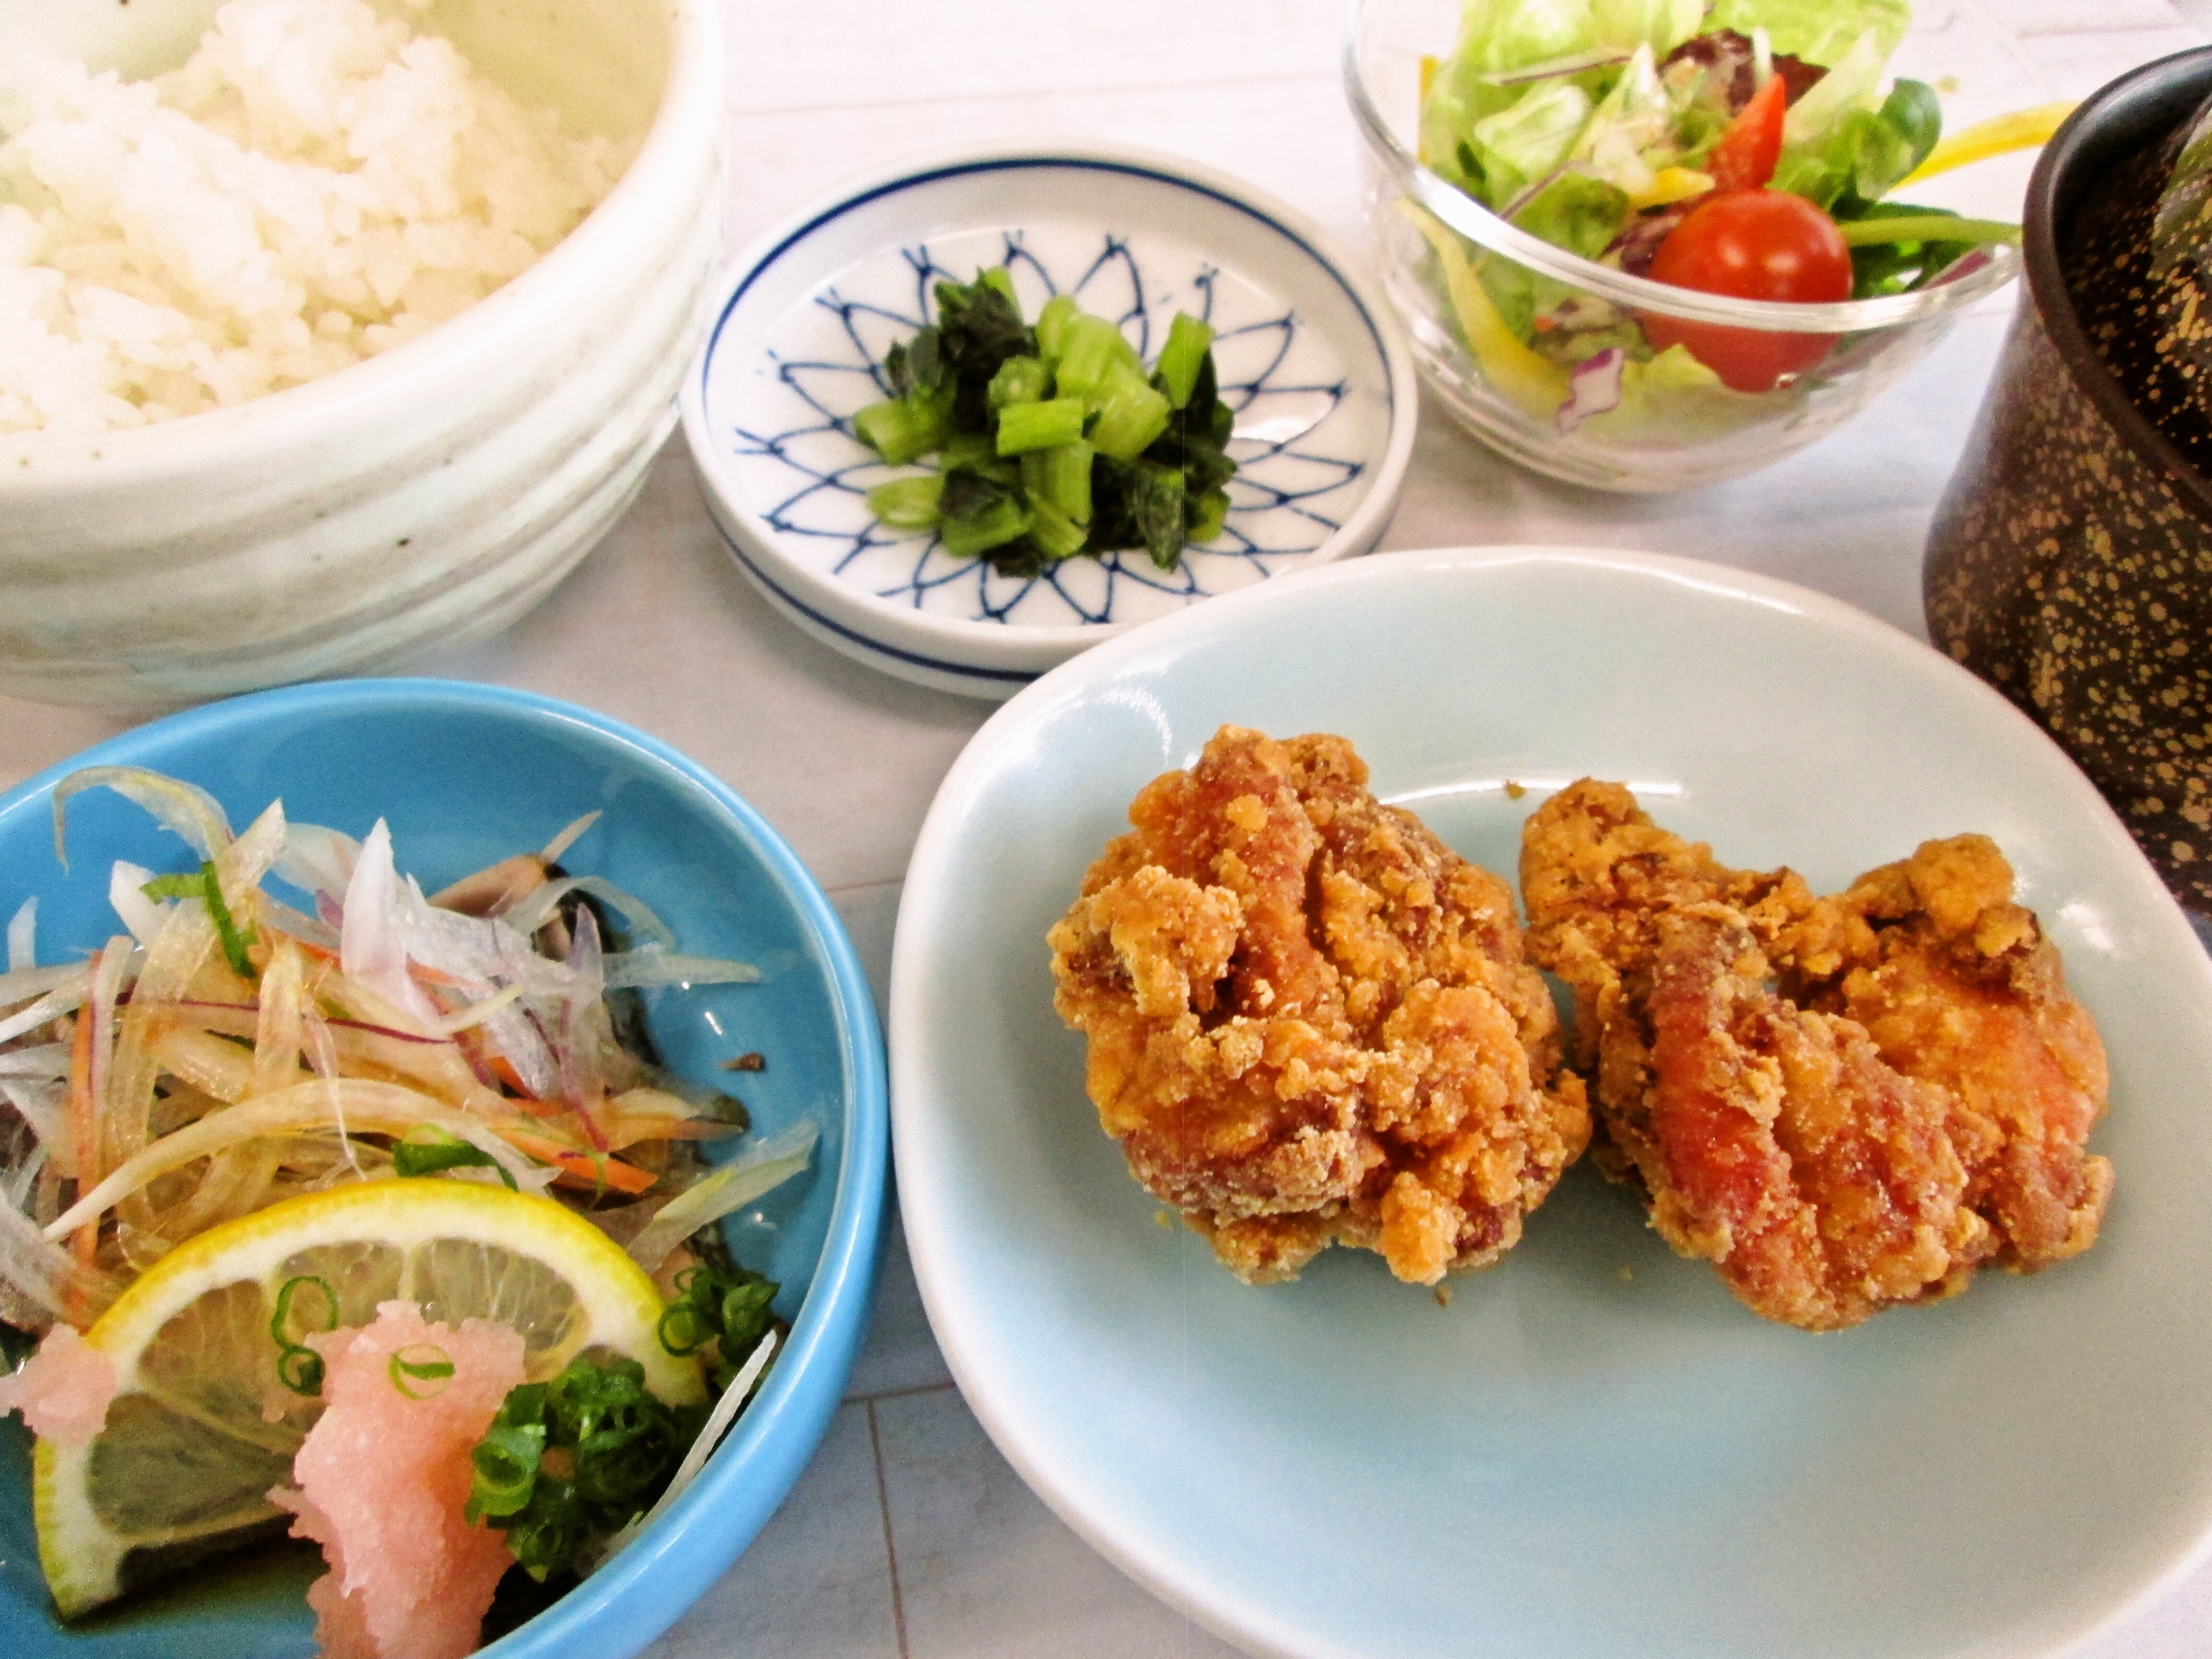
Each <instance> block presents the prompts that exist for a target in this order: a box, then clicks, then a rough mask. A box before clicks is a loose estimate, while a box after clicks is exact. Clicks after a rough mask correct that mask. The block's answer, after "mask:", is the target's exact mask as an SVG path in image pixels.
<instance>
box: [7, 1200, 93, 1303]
mask: <svg viewBox="0 0 2212 1659" xmlns="http://www.w3.org/2000/svg"><path fill="white" fill-rule="evenodd" d="M0 1284H5V1285H6V1286H7V1287H8V1288H9V1290H11V1291H15V1292H16V1294H17V1295H19V1296H21V1297H25V1298H26V1299H27V1300H28V1301H29V1302H30V1303H31V1304H33V1305H34V1306H35V1307H37V1308H38V1309H39V1310H40V1311H41V1312H43V1313H45V1314H46V1315H47V1316H50V1317H51V1318H53V1319H59V1320H66V1321H68V1322H70V1323H72V1324H80V1323H81V1324H86V1325H88V1324H90V1323H91V1322H92V1321H93V1318H94V1316H96V1315H98V1314H100V1312H102V1311H103V1310H105V1309H106V1306H107V1304H109V1303H111V1302H112V1301H114V1300H115V1298H116V1296H117V1295H118V1292H119V1291H121V1290H122V1286H121V1285H120V1284H118V1282H117V1280H116V1279H115V1276H114V1275H113V1274H112V1273H102V1272H100V1270H99V1269H97V1268H93V1267H81V1266H79V1265H78V1263H77V1261H76V1258H75V1257H74V1256H72V1255H70V1253H69V1252H68V1251H67V1250H65V1249H62V1248H61V1246H60V1245H58V1244H57V1243H54V1242H53V1241H52V1240H51V1239H49V1238H46V1237H43V1236H42V1235H41V1234H40V1231H39V1227H38V1224H37V1223H36V1222H34V1221H33V1220H32V1219H31V1218H30V1217H28V1216H27V1215H25V1214H23V1213H22V1212H21V1211H20V1210H15V1209H10V1208H9V1207H8V1206H6V1205H0Z"/></svg>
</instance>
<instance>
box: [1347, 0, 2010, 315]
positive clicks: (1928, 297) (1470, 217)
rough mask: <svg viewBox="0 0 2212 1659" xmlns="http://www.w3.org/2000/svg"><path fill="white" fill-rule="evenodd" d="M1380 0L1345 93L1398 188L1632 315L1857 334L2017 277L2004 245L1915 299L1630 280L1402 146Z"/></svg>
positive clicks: (1362, 9)
mask: <svg viewBox="0 0 2212 1659" xmlns="http://www.w3.org/2000/svg"><path fill="white" fill-rule="evenodd" d="M1377 3H1378V0H1354V3H1353V4H1352V9H1351V10H1350V13H1349V14H1348V16H1347V21H1346V27H1345V36H1344V84H1345V92H1346V96H1347V97H1348V98H1349V99H1350V100H1351V104H1352V115H1353V118H1355V119H1356V120H1357V121H1358V125H1359V127H1360V131H1361V132H1362V133H1363V134H1364V137H1366V140H1367V143H1368V147H1369V148H1370V149H1371V150H1372V151H1373V152H1374V154H1375V156H1376V159H1377V160H1378V161H1381V162H1382V163H1383V167H1384V168H1385V169H1386V170H1387V171H1388V172H1389V173H1390V175H1391V176H1392V178H1393V179H1395V181H1396V183H1397V185H1398V187H1399V188H1400V189H1401V191H1404V192H1405V194H1406V195H1407V196H1408V197H1411V198H1412V199H1413V202H1414V203H1415V204H1418V205H1419V206H1420V207H1422V208H1424V209H1425V210H1427V211H1428V212H1429V213H1431V214H1432V215H1434V216H1436V217H1437V218H1438V219H1440V220H1442V221H1443V222H1444V223H1445V224H1446V225H1448V226H1449V227H1450V228H1452V229H1453V230H1455V231H1456V232H1458V233H1459V234H1461V235H1462V236H1464V237H1466V238H1468V240H1470V241H1473V242H1475V243H1478V244H1480V246H1483V247H1486V248H1488V249H1489V250H1491V251H1492V252H1494V253H1499V254H1503V255H1504V256H1505V257H1506V258H1510V259H1512V260H1513V261H1515V262H1516V264H1523V265H1527V266H1529V267H1531V268H1532V269H1534V270H1539V271H1541V272H1542V273H1543V274H1544V275H1545V276H1551V277H1554V278H1556V279H1558V280H1559V281H1560V282H1563V283H1570V284H1571V285H1572V286H1574V287H1576V288H1579V289H1584V290H1586V291H1587V292H1589V293H1591V294H1595V295H1598V296H1599V297H1600V298H1601V299H1605V300H1609V301H1612V302H1613V303H1614V304H1615V305H1619V306H1621V307H1626V308H1627V309H1629V310H1632V311H1656V312H1660V313H1664V314H1665V315H1668V316H1670V317H1680V318H1684V319H1689V320H1692V321H1695V322H1701V323H1728V324H1733V325H1735V326H1737V327H1739V328H1750V329H1756V330H1759V331H1765V332H1769V333H1782V334H1853V333H1864V332H1868V331H1873V330H1878V329H1888V328H1894V327H1897V326H1898V325H1900V324H1905V323H1917V322H1923V321H1925V320H1927V319H1930V318H1934V317H1944V316H1948V315H1951V314H1952V313H1955V312H1958V311H1960V310H1961V309H1963V308H1964V307H1967V306H1969V305H1972V304H1973V303H1974V302H1975V301H1978V300H1980V299H1982V298H1983V297H1984V296H1985V295H1990V294H1992V293H1994V292H1996V289H1999V288H2001V287H2002V286H2003V285H2004V284H2005V283H2008V282H2010V281H2011V280H2012V279H2013V278H2014V277H2015V276H2017V275H2018V274H2019V271H2020V268H2021V259H2020V250H2019V249H2018V248H2016V247H2011V246H2006V245H2004V244H2002V243H1999V244H1994V245H1990V246H1986V247H1985V248H1984V249H1983V250H1982V252H1983V254H1984V257H1983V258H1982V259H1981V260H1980V262H1979V263H1978V264H1977V263H1975V257H1976V256H1975V255H1973V254H1968V255H1967V256H1966V258H1964V259H1962V260H1960V262H1959V263H1958V264H1956V265H1954V266H1953V267H1952V270H1951V272H1950V273H1948V274H1947V275H1945V276H1942V277H1940V278H1938V279H1937V280H1936V282H1935V283H1931V284H1929V286H1928V287H1926V288H1923V289H1917V290H1915V291H1914V292H1912V293H1910V294H1887V295H1881V296H1880V297H1879V298H1876V299H1872V300H1839V301H1833V302H1832V303H1828V304H1820V305H1813V304H1797V303H1794V302H1791V301H1780V300H1741V299H1736V298H1735V297H1733V296H1731V295H1719V294H1704V293H1700V292H1699V290H1697V289H1686V288H1676V287H1674V286H1672V285H1671V284H1669V283H1655V282H1653V281H1652V280H1651V279H1650V277H1648V276H1630V275H1629V274H1628V273H1627V272H1626V271H1625V270H1615V269H1614V268H1613V267H1612V266H1610V265H1602V264H1598V263H1597V262H1596V261H1595V260H1593V259H1585V258H1583V257H1582V256H1581V255H1579V254H1576V253H1570V252H1567V250H1566V249H1565V248H1562V247H1555V246H1553V245H1552V244H1551V243H1549V242H1547V241H1545V240H1543V239H1542V238H1541V237H1540V236H1536V235H1534V234H1531V233H1529V232H1528V231H1525V230H1523V229H1522V228H1520V227H1519V226H1518V225H1516V224H1513V223H1512V222H1510V221H1508V220H1506V219H1504V218H1502V217H1500V216H1498V214H1497V213H1494V212H1492V210H1490V209H1489V208H1487V207H1485V206H1484V205H1483V204H1481V203H1480V202H1478V201H1476V200H1475V199H1474V197H1471V196H1469V195H1468V194H1467V192H1466V191H1462V190H1461V189H1460V188H1459V187H1458V186H1457V185H1451V184H1447V183H1446V182H1445V181H1444V180H1443V179H1442V178H1441V177H1439V176H1438V175H1437V174H1436V173H1432V172H1431V171H1430V170H1429V168H1428V167H1425V165H1423V163H1422V162H1421V161H1420V159H1419V157H1418V156H1416V155H1413V154H1411V153H1409V152H1408V151H1407V149H1406V147H1405V146H1404V145H1403V144H1401V143H1399V142H1398V138H1397V135H1396V134H1395V132H1393V131H1391V127H1390V124H1389V120H1388V119H1387V118H1385V117H1384V116H1383V112H1382V111H1381V109H1379V108H1378V107H1377V106H1376V103H1375V100H1374V99H1373V97H1372V96H1371V95H1370V94H1369V91H1368V87H1367V80H1368V76H1367V70H1366V52H1365V50H1364V46H1365V41H1364V27H1363V26H1364V24H1365V23H1366V21H1368V19H1369V17H1370V15H1372V13H1373V12H1374V11H1375V9H1376V5H1377Z"/></svg>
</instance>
